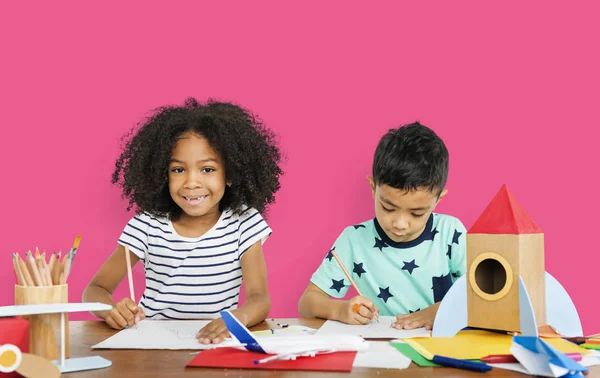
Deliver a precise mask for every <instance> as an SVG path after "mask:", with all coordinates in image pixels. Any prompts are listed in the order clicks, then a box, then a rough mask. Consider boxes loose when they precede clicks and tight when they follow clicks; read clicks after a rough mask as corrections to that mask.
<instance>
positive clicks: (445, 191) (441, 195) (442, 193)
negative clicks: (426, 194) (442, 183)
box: [435, 189, 448, 206]
mask: <svg viewBox="0 0 600 378" xmlns="http://www.w3.org/2000/svg"><path fill="white" fill-rule="evenodd" d="M446 194H448V189H444V190H442V192H441V193H440V196H439V197H438V199H437V202H436V203H435V205H436V206H437V204H438V203H440V201H441V200H442V198H444V196H445V195H446Z"/></svg>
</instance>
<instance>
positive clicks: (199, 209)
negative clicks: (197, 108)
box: [169, 132, 226, 218]
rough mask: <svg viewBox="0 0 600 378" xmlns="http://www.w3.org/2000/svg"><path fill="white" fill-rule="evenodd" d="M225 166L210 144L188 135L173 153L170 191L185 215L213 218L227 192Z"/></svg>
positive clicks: (203, 139) (200, 138)
mask: <svg viewBox="0 0 600 378" xmlns="http://www.w3.org/2000/svg"><path fill="white" fill-rule="evenodd" d="M225 185H226V182H225V167H223V165H222V163H221V159H220V157H219V155H218V154H217V153H216V152H215V151H214V150H213V149H212V148H211V146H210V144H209V143H208V141H207V140H206V139H205V138H204V137H201V136H198V135H196V134H192V133H189V132H187V133H184V134H183V135H181V137H180V138H179V140H178V141H177V143H176V145H175V148H173V151H172V152H171V163H170V164H169V192H170V194H171V198H173V201H175V203H176V204H177V205H178V206H179V207H180V208H181V209H182V210H183V216H184V217H185V216H188V217H192V218H194V217H206V216H208V217H211V216H214V215H215V214H218V212H219V201H220V200H221V198H223V194H224V193H225Z"/></svg>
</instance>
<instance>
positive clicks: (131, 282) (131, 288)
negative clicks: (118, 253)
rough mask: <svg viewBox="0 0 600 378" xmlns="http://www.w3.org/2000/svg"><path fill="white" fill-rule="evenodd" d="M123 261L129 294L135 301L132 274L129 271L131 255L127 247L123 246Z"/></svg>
mask: <svg viewBox="0 0 600 378" xmlns="http://www.w3.org/2000/svg"><path fill="white" fill-rule="evenodd" d="M125 261H126V262H127V263H126V264H127V279H128V280H129V295H130V296H131V300H132V301H133V302H134V303H135V295H134V293H133V275H132V273H131V257H130V256H129V247H128V246H125Z"/></svg>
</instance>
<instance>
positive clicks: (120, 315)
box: [105, 298, 146, 329]
mask: <svg viewBox="0 0 600 378" xmlns="http://www.w3.org/2000/svg"><path fill="white" fill-rule="evenodd" d="M145 318H146V315H145V314H144V312H143V311H142V309H141V308H139V307H138V306H137V305H136V304H135V303H134V302H133V301H132V300H131V299H130V298H124V299H122V300H121V301H120V302H118V303H117V304H116V305H115V306H114V307H113V308H112V309H111V310H110V311H109V312H108V315H107V316H106V319H105V321H106V324H108V326H109V327H111V328H114V329H123V328H127V327H132V326H133V325H135V324H137V323H139V322H140V321H142V320H143V319H145Z"/></svg>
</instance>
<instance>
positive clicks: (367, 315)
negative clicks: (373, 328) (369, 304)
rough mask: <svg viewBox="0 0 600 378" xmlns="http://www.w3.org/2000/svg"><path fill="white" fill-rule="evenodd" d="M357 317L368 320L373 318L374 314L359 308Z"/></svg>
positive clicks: (364, 308)
mask: <svg viewBox="0 0 600 378" xmlns="http://www.w3.org/2000/svg"><path fill="white" fill-rule="evenodd" d="M358 315H360V316H362V317H365V318H367V319H369V320H370V319H372V318H373V315H374V313H372V312H371V311H369V309H368V308H366V307H365V306H360V309H359V310H358Z"/></svg>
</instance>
